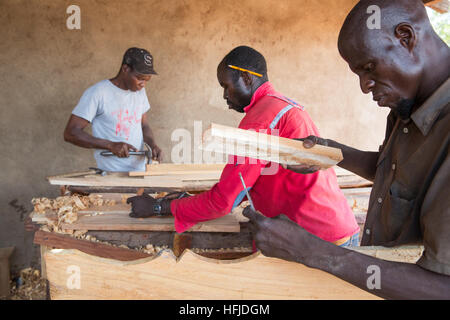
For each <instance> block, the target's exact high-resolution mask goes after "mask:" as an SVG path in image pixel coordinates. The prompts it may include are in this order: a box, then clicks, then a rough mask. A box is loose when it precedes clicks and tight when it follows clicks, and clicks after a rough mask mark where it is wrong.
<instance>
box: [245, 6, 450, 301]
mask: <svg viewBox="0 0 450 320" xmlns="http://www.w3.org/2000/svg"><path fill="white" fill-rule="evenodd" d="M373 5H375V6H378V8H380V12H381V28H380V29H371V28H368V27H367V19H368V18H369V15H368V14H367V12H368V11H367V9H368V7H369V6H373ZM338 46H339V51H340V54H341V56H342V57H343V58H344V59H345V60H346V62H347V63H348V64H349V67H350V69H351V70H352V71H353V72H354V73H355V74H357V75H358V77H359V79H360V85H361V90H362V91H363V93H366V94H367V93H372V95H373V99H374V100H375V101H377V102H378V105H379V106H383V107H389V108H390V109H391V113H390V114H389V116H388V123H387V130H386V139H385V141H384V143H383V145H382V146H381V147H380V151H379V152H364V151H360V150H356V149H353V148H351V147H348V146H345V145H343V144H340V143H337V142H335V141H333V140H329V139H328V140H325V139H320V138H317V137H308V139H306V140H305V142H304V145H305V147H311V146H312V145H314V144H315V143H319V144H324V145H329V146H332V147H336V148H340V149H341V150H342V152H343V155H344V160H343V161H342V162H340V163H339V166H340V167H343V168H345V169H348V170H350V171H353V172H354V173H356V174H358V175H360V176H362V177H365V178H366V179H370V180H372V181H374V185H373V189H372V193H371V196H370V201H369V210H368V213H367V220H366V224H365V226H364V230H363V239H362V243H361V244H362V245H382V246H397V245H402V244H409V243H418V242H419V243H423V245H424V252H423V255H422V257H421V258H420V259H419V261H418V262H417V263H416V264H409V263H400V262H391V261H385V260H380V259H377V258H374V257H370V256H366V255H363V254H360V253H357V252H352V251H350V250H348V249H344V248H340V247H337V246H333V245H330V244H327V243H325V242H324V241H321V240H320V239H318V238H317V237H314V236H313V235H311V234H310V233H308V232H306V231H305V230H304V229H302V228H301V227H299V226H298V225H295V224H293V223H291V222H290V221H288V220H287V219H283V218H281V219H280V218H278V219H277V218H275V219H268V218H264V217H262V216H261V215H257V214H256V213H255V212H253V211H252V210H251V209H250V208H246V209H245V211H244V214H245V215H246V216H247V217H248V218H249V219H250V221H251V225H252V229H253V233H254V238H255V242H256V245H257V247H258V248H259V249H260V250H261V251H262V253H263V254H265V255H268V256H273V257H278V258H282V259H286V260H290V261H295V262H299V263H303V264H305V265H307V266H309V267H313V268H318V269H321V270H324V271H326V272H329V273H331V274H334V275H336V276H337V277H339V278H341V279H343V280H346V281H348V282H350V283H352V284H354V285H356V286H358V287H360V288H361V289H364V290H366V291H369V292H371V293H373V294H375V295H378V296H380V297H384V298H391V299H408V298H412V299H425V298H436V299H450V185H449V184H450V154H449V148H450V80H449V77H450V49H449V47H448V46H447V45H446V44H445V43H444V42H443V41H442V40H441V39H440V38H439V37H438V35H437V34H436V33H435V32H434V30H433V28H432V26H431V24H430V22H429V20H428V16H427V14H426V11H425V8H424V6H423V4H422V2H421V1H419V0H397V1H391V0H370V1H367V0H361V1H360V2H359V3H358V4H357V5H356V6H355V8H353V10H352V11H351V12H350V14H349V15H348V17H347V19H346V20H345V22H344V25H343V27H342V29H341V32H340V35H339V42H338ZM288 168H289V169H291V170H293V171H296V172H300V173H309V172H313V171H314V170H316V169H315V168H313V167H307V166H288ZM373 265H375V266H377V267H378V268H379V270H380V283H381V286H380V287H379V288H378V287H377V288H373V289H372V288H368V286H367V278H368V274H367V270H368V267H370V266H373Z"/></svg>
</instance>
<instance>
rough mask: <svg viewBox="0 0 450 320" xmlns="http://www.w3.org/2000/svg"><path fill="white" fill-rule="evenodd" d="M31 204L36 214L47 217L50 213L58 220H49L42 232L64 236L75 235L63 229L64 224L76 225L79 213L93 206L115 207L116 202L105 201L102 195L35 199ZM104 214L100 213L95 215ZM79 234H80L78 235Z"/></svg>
mask: <svg viewBox="0 0 450 320" xmlns="http://www.w3.org/2000/svg"><path fill="white" fill-rule="evenodd" d="M31 203H32V204H33V205H34V211H33V213H34V214H38V215H44V216H45V215H46V214H47V213H48V211H53V212H55V213H56V216H57V217H56V219H54V220H52V219H48V222H47V225H43V226H41V230H43V231H47V232H56V233H62V234H73V233H74V231H73V230H64V229H62V228H61V224H63V223H68V224H70V223H74V222H75V221H77V220H78V211H80V210H85V209H87V208H89V207H91V206H102V205H107V206H113V205H115V204H116V201H115V200H104V199H103V196H102V195H99V194H91V195H88V196H79V195H72V196H61V197H57V198H56V199H48V198H33V199H32V200H31ZM97 214H103V213H100V212H96V213H94V215H97ZM78 234H79V233H78Z"/></svg>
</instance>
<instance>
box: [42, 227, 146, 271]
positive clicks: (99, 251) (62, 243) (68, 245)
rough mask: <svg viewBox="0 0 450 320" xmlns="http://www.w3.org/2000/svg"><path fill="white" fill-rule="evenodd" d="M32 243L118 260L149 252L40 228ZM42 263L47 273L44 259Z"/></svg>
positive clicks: (137, 257) (135, 258)
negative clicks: (80, 238)
mask: <svg viewBox="0 0 450 320" xmlns="http://www.w3.org/2000/svg"><path fill="white" fill-rule="evenodd" d="M34 243H35V244H39V245H41V246H45V247H48V248H57V249H77V250H80V251H82V252H84V253H87V254H90V255H93V256H96V257H101V258H109V259H115V260H118V261H133V260H138V259H142V258H148V257H150V255H149V254H147V253H144V252H140V251H136V250H131V249H125V248H118V247H113V246H110V245H107V244H103V243H98V242H92V241H88V240H79V239H75V238H72V237H71V236H67V235H62V234H58V233H52V232H45V231H40V230H39V231H36V233H35V234H34ZM47 251H48V250H45V251H44V252H42V251H41V253H42V254H44V256H45V254H46V253H47ZM44 265H45V268H46V273H47V275H48V269H47V265H46V264H45V260H44Z"/></svg>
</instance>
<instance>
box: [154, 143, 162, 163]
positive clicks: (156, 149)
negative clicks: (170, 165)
mask: <svg viewBox="0 0 450 320" xmlns="http://www.w3.org/2000/svg"><path fill="white" fill-rule="evenodd" d="M151 148H152V157H153V160H157V161H159V162H161V161H162V160H163V153H162V150H161V148H160V147H158V146H157V145H156V144H155V145H153V146H152V147H151Z"/></svg>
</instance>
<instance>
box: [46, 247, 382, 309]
mask: <svg viewBox="0 0 450 320" xmlns="http://www.w3.org/2000/svg"><path fill="white" fill-rule="evenodd" d="M43 259H44V260H45V262H46V265H47V274H48V279H49V282H50V294H51V298H52V299H182V300H183V299H195V300H197V299H199V300H209V299H221V300H222V299H224V300H230V299H255V300H257V299H340V300H341V299H379V298H377V297H375V296H374V295H372V294H370V293H367V292H365V291H363V290H361V289H359V288H357V287H355V286H353V285H351V284H349V283H346V282H345V281H343V280H341V279H338V278H336V277H334V276H332V275H330V274H328V273H326V272H323V271H320V270H316V269H311V268H308V267H306V266H304V265H301V264H297V263H293V262H288V261H284V260H279V259H274V258H268V257H264V256H263V255H260V254H259V253H256V254H254V255H251V256H249V257H246V258H242V259H238V260H227V261H219V260H214V259H208V258H205V257H201V256H199V255H197V254H195V253H193V252H191V251H190V250H186V251H185V252H184V254H183V255H182V256H181V258H179V259H178V260H177V259H176V258H175V256H174V255H173V253H172V252H171V251H165V252H163V253H162V255H161V256H159V257H156V258H147V259H142V260H137V261H133V262H120V261H117V260H112V259H102V258H98V257H94V256H89V255H87V254H84V253H82V252H79V251H77V250H62V251H60V250H58V252H55V251H49V252H46V253H45V255H44V257H43ZM71 265H76V266H79V267H80V270H81V274H80V280H81V283H80V288H79V289H68V288H67V280H68V277H69V276H70V275H69V274H68V273H67V272H66V270H67V268H68V267H69V266H71ZM136 279H139V281H136ZM105 288H107V289H106V290H105Z"/></svg>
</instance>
